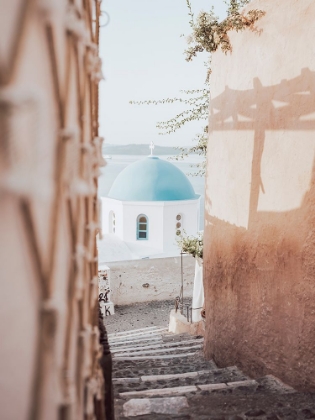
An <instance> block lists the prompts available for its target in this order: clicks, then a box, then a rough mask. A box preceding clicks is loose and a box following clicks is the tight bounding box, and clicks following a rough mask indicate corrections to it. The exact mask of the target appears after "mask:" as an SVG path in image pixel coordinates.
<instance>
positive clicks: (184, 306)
mask: <svg viewBox="0 0 315 420" xmlns="http://www.w3.org/2000/svg"><path fill="white" fill-rule="evenodd" d="M183 255H188V253H187V252H181V253H180V276H181V287H180V294H179V296H177V297H176V299H175V312H177V311H178V310H180V313H181V314H182V315H184V316H185V317H186V319H187V321H188V322H190V323H192V311H197V310H202V309H203V307H202V306H201V307H200V308H193V307H192V305H191V304H189V303H184V264H183ZM201 316H202V315H201ZM202 317H203V316H202Z"/></svg>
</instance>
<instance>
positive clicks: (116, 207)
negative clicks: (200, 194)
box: [101, 197, 200, 255]
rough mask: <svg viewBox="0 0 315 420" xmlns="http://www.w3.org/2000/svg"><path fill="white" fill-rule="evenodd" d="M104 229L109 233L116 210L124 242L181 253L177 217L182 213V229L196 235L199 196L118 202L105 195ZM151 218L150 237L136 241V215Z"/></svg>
mask: <svg viewBox="0 0 315 420" xmlns="http://www.w3.org/2000/svg"><path fill="white" fill-rule="evenodd" d="M101 200H102V231H103V233H104V234H107V233H110V230H109V218H110V213H111V211H114V212H115V219H116V235H117V236H118V237H119V238H120V239H122V240H123V241H125V242H128V243H136V244H139V243H141V245H145V246H147V247H150V248H152V249H155V250H159V251H160V252H164V253H165V252H172V253H174V254H175V255H176V254H178V245H177V243H176V239H177V238H178V237H177V236H176V223H177V222H178V221H177V220H176V216H177V215H178V214H180V215H181V216H182V220H180V222H181V224H182V231H183V229H184V230H185V232H186V234H187V235H196V233H197V232H198V230H199V228H198V227H199V214H200V199H199V198H198V199H196V200H183V201H182V200H178V201H154V202H148V201H144V202H141V201H134V202H130V201H119V200H114V199H112V198H108V197H102V199H101ZM140 214H144V215H146V216H147V218H148V239H147V240H144V241H141V240H140V241H139V240H137V218H138V216H139V215H140Z"/></svg>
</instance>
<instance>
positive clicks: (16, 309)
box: [0, 0, 104, 420]
mask: <svg viewBox="0 0 315 420" xmlns="http://www.w3.org/2000/svg"><path fill="white" fill-rule="evenodd" d="M92 16H94V19H95V25H93V23H92ZM98 16H99V3H98V2H96V1H93V0H85V1H84V2H83V1H77V2H76V4H74V2H72V1H68V0H45V1H35V2H34V1H29V0H18V1H11V2H9V1H6V2H1V12H0V50H1V61H0V202H1V204H0V265H1V274H0V276H1V293H0V335H1V345H0V372H1V375H0V407H1V414H0V417H1V418H2V419H5V420H17V419H19V420H26V419H29V420H50V419H52V420H55V419H58V420H60V419H65V418H67V419H69V420H71V419H83V418H84V419H85V420H90V419H92V418H93V419H95V418H97V419H101V418H102V419H104V416H103V415H102V413H101V412H99V414H98V416H97V417H95V415H94V414H95V407H94V398H96V400H95V401H98V402H100V398H101V396H102V386H103V384H102V380H101V376H100V369H99V366H98V357H99V351H100V349H99V343H98V320H97V316H96V317H95V315H94V314H95V310H94V309H95V308H96V307H97V291H98V290H97V250H96V243H95V236H96V232H97V230H98V227H99V226H98V223H99V222H98V211H97V210H98V209H97V203H98V201H97V194H96V192H97V176H98V171H99V165H101V164H102V162H103V160H102V156H101V139H99V138H98V97H97V96H98V87H97V85H98V82H99V80H100V78H101V73H100V61H99V58H98ZM93 26H94V29H93ZM81 361H84V363H83V362H81Z"/></svg>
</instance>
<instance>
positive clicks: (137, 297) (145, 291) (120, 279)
mask: <svg viewBox="0 0 315 420" xmlns="http://www.w3.org/2000/svg"><path fill="white" fill-rule="evenodd" d="M106 264H107V265H108V267H110V269H111V289H112V293H111V299H112V301H113V302H114V304H115V305H130V304H132V303H139V302H150V301H155V300H157V301H158V300H172V299H174V300H175V298H176V296H179V294H180V288H181V268H180V267H181V266H180V257H172V258H155V259H144V260H134V261H119V262H115V263H106ZM183 267H184V297H192V290H193V282H194V273H195V271H194V270H195V259H194V258H193V257H191V256H184V257H183ZM143 285H145V286H147V285H148V287H145V286H143Z"/></svg>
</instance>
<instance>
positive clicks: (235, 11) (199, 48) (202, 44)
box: [185, 0, 265, 81]
mask: <svg viewBox="0 0 315 420" xmlns="http://www.w3.org/2000/svg"><path fill="white" fill-rule="evenodd" d="M186 2H187V7H188V10H189V16H190V22H189V23H190V27H191V29H192V34H191V35H189V37H188V38H187V43H188V44H189V45H191V46H190V47H188V48H187V49H186V51H185V54H186V60H187V61H191V60H192V59H193V58H194V57H196V55H197V54H198V53H200V52H204V51H206V52H208V53H210V60H211V54H212V53H214V52H215V51H217V50H218V49H219V48H221V50H222V51H223V52H224V53H227V52H228V51H232V46H231V43H230V38H229V36H228V32H229V31H231V30H236V31H237V32H238V31H243V30H245V29H251V30H253V29H254V25H255V22H257V20H258V19H259V18H261V17H262V16H264V14H265V12H263V11H262V10H257V9H252V10H249V11H248V12H247V13H242V12H241V8H242V7H243V6H245V5H246V4H248V3H249V2H250V0H230V1H229V3H228V2H227V1H226V2H225V3H226V4H227V5H228V10H227V17H226V18H225V19H224V20H223V21H222V22H219V19H218V17H217V16H215V13H214V9H213V7H212V9H211V10H210V12H204V11H202V12H200V13H199V15H198V17H197V19H196V22H195V21H194V15H193V12H192V8H191V3H190V0H186ZM210 74H211V61H210V63H209V67H208V72H207V79H206V81H208V80H209V76H210Z"/></svg>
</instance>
